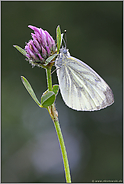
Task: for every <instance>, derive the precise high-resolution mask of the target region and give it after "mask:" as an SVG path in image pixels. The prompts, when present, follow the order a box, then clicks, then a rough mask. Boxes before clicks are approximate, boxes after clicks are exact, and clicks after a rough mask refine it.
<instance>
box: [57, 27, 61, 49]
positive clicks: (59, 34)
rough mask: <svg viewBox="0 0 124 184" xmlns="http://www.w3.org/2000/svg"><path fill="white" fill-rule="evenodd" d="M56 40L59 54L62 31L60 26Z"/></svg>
mask: <svg viewBox="0 0 124 184" xmlns="http://www.w3.org/2000/svg"><path fill="white" fill-rule="evenodd" d="M56 35H57V36H56V40H57V53H59V50H60V46H61V42H62V40H61V30H60V26H59V25H58V26H57V28H56Z"/></svg>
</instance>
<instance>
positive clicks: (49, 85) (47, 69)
mask: <svg viewBox="0 0 124 184" xmlns="http://www.w3.org/2000/svg"><path fill="white" fill-rule="evenodd" d="M46 75H47V85H48V90H49V91H52V77H51V67H48V68H46Z"/></svg>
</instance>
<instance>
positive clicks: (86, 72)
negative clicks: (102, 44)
mask: <svg viewBox="0 0 124 184" xmlns="http://www.w3.org/2000/svg"><path fill="white" fill-rule="evenodd" d="M55 66H56V68H57V76H58V81H59V87H60V92H61V95H62V97H63V100H64V102H65V103H66V105H67V106H69V107H70V108H72V109H74V110H79V111H94V110H100V109H103V108H105V107H107V106H109V105H111V104H112V103H113V102H114V97H113V93H112V90H111V89H110V87H109V86H108V84H107V83H106V82H105V81H104V80H103V79H102V78H101V77H100V76H99V75H98V74H97V73H96V72H95V71H94V70H93V69H92V68H91V67H89V66H88V65H87V64H85V63H84V62H82V61H81V60H79V59H77V58H74V57H72V56H71V55H70V53H69V51H68V50H67V49H66V48H62V49H60V54H59V55H58V57H57V59H56V61H55Z"/></svg>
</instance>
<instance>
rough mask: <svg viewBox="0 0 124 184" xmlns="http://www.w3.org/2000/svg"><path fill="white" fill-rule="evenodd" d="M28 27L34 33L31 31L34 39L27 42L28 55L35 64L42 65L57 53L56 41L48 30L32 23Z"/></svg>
mask: <svg viewBox="0 0 124 184" xmlns="http://www.w3.org/2000/svg"><path fill="white" fill-rule="evenodd" d="M28 27H29V28H31V29H32V30H33V31H34V33H31V36H32V40H29V42H28V43H26V46H25V51H26V57H27V58H28V60H29V62H30V63H31V64H32V65H33V66H35V65H38V66H42V64H45V60H46V59H47V58H48V57H49V56H51V55H52V54H54V53H55V50H56V45H55V41H54V39H53V38H52V37H51V36H50V34H49V33H48V32H47V31H46V30H45V31H44V30H43V29H41V28H37V27H35V26H31V25H29V26H28Z"/></svg>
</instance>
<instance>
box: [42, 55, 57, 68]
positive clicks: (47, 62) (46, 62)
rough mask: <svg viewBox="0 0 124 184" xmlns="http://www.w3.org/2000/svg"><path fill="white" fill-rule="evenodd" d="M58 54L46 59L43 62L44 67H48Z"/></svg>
mask: <svg viewBox="0 0 124 184" xmlns="http://www.w3.org/2000/svg"><path fill="white" fill-rule="evenodd" d="M57 55H58V54H53V55H52V56H50V57H48V58H47V59H46V61H45V64H44V65H45V66H46V65H48V64H49V63H50V61H52V60H53V59H54V58H55V57H56V56H57Z"/></svg>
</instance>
